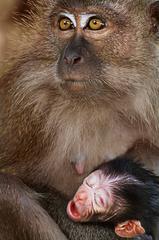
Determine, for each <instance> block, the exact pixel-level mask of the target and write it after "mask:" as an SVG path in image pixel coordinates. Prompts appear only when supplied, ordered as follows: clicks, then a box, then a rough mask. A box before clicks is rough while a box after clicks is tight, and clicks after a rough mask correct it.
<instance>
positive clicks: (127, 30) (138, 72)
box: [50, 0, 150, 98]
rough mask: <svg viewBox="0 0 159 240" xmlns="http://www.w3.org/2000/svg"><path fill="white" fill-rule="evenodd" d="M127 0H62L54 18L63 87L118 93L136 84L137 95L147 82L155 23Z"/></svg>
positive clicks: (58, 72) (83, 91) (58, 75)
mask: <svg viewBox="0 0 159 240" xmlns="http://www.w3.org/2000/svg"><path fill="white" fill-rule="evenodd" d="M127 5H128V4H123V3H122V4H121V3H119V2H118V3H117V2H116V1H115V2H114V1H113V2H112V1H105V2H104V3H103V1H102V2H100V1H98V2H96V1H95V4H91V2H90V1H85V2H83V1H79V0H77V1H69V2H68V3H66V1H60V3H59V1H58V3H57V4H56V6H55V7H54V9H53V12H52V14H51V18H50V19H51V21H50V24H51V29H52V30H51V31H52V36H53V38H54V45H55V46H56V52H57V69H56V79H55V81H56V83H58V86H59V87H60V88H61V89H64V90H66V92H69V93H70V92H71V93H72V94H76V95H78V94H85V95H87V96H91V95H93V96H100V97H101V96H104V97H106V98H108V97H111V98H113V97H114V96H116V97H121V96H122V97H123V96H124V95H125V94H126V95H128V94H130V90H131V95H132V94H133V93H134V92H135V91H136V89H139V87H140V86H142V85H143V81H144V84H145V83H146V81H147V79H148V78H149V74H148V73H147V67H148V66H149V58H148V57H147V55H148V54H149V50H150V49H149V40H148V37H147V36H148V34H149V28H150V24H149V25H148V24H147V22H146V23H144V21H146V20H145V18H144V17H143V16H144V14H145V12H144V10H145V9H144V10H143V12H142V11H141V12H140V16H138V15H137V13H135V10H134V9H133V11H132V10H131V9H129V5H128V6H127ZM134 8H135V7H134ZM130 16H131V17H130ZM135 19H138V21H136V20H135ZM146 24H147V25H146ZM146 37H147V38H146ZM143 62H144V65H143ZM146 66H147V67H146ZM143 67H144V71H143Z"/></svg>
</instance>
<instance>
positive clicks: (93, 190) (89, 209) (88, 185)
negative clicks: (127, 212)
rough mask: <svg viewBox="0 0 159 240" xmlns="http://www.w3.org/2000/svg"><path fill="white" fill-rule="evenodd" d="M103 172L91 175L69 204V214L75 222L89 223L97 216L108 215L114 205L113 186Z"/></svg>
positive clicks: (98, 171)
mask: <svg viewBox="0 0 159 240" xmlns="http://www.w3.org/2000/svg"><path fill="white" fill-rule="evenodd" d="M112 183H113V179H111V178H109V176H108V177H106V176H105V175H104V174H103V172H102V171H101V170H97V171H95V172H93V173H91V174H90V175H89V176H88V177H87V178H85V180H84V181H83V184H82V185H81V186H80V188H79V189H78V191H77V193H76V194H75V196H74V198H73V200H72V201H70V202H69V204H68V207H67V213H68V215H69V217H70V218H71V219H72V220H74V221H81V222H85V221H89V220H91V218H92V217H93V216H95V215H98V216H99V218H100V215H108V213H109V212H110V211H111V208H112V206H113V204H114V200H113V194H112V191H111V184H112Z"/></svg>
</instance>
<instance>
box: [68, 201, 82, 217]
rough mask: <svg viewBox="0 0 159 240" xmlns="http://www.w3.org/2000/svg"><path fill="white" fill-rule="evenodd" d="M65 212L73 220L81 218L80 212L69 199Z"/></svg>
mask: <svg viewBox="0 0 159 240" xmlns="http://www.w3.org/2000/svg"><path fill="white" fill-rule="evenodd" d="M67 214H68V216H69V217H70V218H71V219H72V220H73V221H75V222H79V221H80V220H81V214H80V213H79V211H78V209H77V207H76V204H75V202H74V201H70V202H69V203H68V206H67Z"/></svg>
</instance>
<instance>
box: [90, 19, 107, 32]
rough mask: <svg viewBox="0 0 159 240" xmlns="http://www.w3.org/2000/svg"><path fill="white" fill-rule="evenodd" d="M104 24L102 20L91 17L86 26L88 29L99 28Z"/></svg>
mask: <svg viewBox="0 0 159 240" xmlns="http://www.w3.org/2000/svg"><path fill="white" fill-rule="evenodd" d="M104 26H105V24H104V23H103V22H102V20H100V19H98V18H92V19H91V20H90V21H89V23H88V27H89V29H90V30H100V29H102V28H103V27H104Z"/></svg>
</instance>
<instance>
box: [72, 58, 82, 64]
mask: <svg viewBox="0 0 159 240" xmlns="http://www.w3.org/2000/svg"><path fill="white" fill-rule="evenodd" d="M81 61H82V58H81V57H76V58H75V59H74V62H73V64H77V63H80V62H81Z"/></svg>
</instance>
